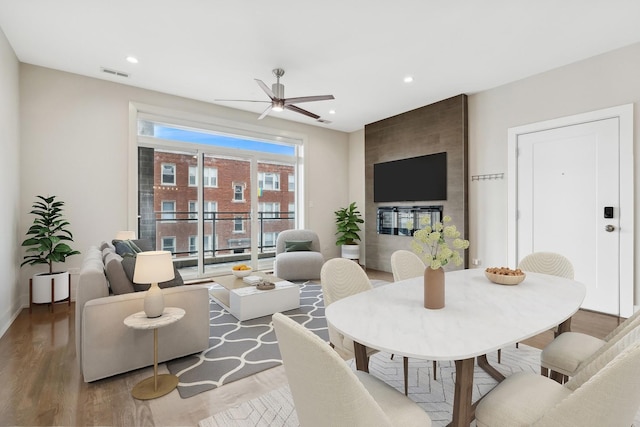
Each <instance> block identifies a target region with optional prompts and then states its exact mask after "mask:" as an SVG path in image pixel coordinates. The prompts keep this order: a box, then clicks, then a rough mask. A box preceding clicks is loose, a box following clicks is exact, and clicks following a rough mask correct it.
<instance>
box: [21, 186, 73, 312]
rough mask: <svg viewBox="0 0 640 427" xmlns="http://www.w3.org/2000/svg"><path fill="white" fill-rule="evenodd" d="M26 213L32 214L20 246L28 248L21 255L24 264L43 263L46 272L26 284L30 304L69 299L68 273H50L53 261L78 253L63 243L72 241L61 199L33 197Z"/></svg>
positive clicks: (59, 260) (36, 275)
mask: <svg viewBox="0 0 640 427" xmlns="http://www.w3.org/2000/svg"><path fill="white" fill-rule="evenodd" d="M37 198H38V199H39V200H36V201H35V202H34V203H33V205H32V208H33V210H32V211H31V212H30V213H31V214H33V215H35V216H36V218H35V219H34V220H33V224H32V225H31V227H29V230H28V231H27V236H28V237H27V239H26V240H25V241H24V242H22V246H25V247H29V249H27V251H26V254H25V256H24V261H23V262H22V264H20V267H22V266H24V265H38V264H47V265H48V266H49V271H48V272H46V273H39V274H35V275H34V276H33V277H32V279H31V284H30V292H29V293H30V303H39V304H40V303H49V302H51V303H53V302H56V301H61V300H65V299H67V298H69V272H68V271H64V272H54V271H53V263H56V262H64V261H65V260H66V259H67V257H70V256H72V255H78V254H79V253H80V252H79V251H76V250H73V249H71V247H70V246H69V245H68V244H67V243H66V242H73V235H72V234H71V232H70V231H69V230H68V229H67V227H68V225H69V222H68V221H66V220H65V219H64V217H63V216H62V207H63V206H64V202H62V201H59V200H56V196H50V197H43V196H37Z"/></svg>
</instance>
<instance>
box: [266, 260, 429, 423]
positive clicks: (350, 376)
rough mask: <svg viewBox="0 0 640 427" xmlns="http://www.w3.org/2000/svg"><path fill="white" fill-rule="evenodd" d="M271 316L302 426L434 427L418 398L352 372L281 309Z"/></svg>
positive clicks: (317, 339)
mask: <svg viewBox="0 0 640 427" xmlns="http://www.w3.org/2000/svg"><path fill="white" fill-rule="evenodd" d="M347 261H349V260H347ZM349 262H351V263H353V261H349ZM354 264H355V263H354ZM272 319H273V326H274V328H275V332H276V337H277V339H278V346H279V348H280V353H281V355H282V362H283V365H284V370H285V374H286V376H287V380H288V382H289V388H290V389H291V394H292V396H293V403H294V405H295V410H296V413H297V414H298V421H299V422H300V425H302V426H305V427H315V426H318V427H324V426H340V425H344V426H362V427H365V426H366V427H368V426H422V427H424V426H427V427H428V426H431V419H430V418H429V416H428V415H427V413H426V412H425V411H424V410H423V409H422V408H420V407H419V406H418V405H417V404H416V403H415V402H413V401H412V400H411V399H409V398H408V397H406V396H403V395H402V393H400V392H398V391H397V390H395V389H394V388H392V387H391V386H389V385H387V384H386V383H384V382H383V381H381V380H379V379H378V378H376V377H374V376H373V375H369V374H367V373H365V372H362V371H353V370H352V369H351V368H350V367H349V366H348V365H347V364H346V363H345V362H344V360H342V359H341V358H340V356H339V355H338V354H337V353H336V352H335V351H333V350H331V347H329V346H328V345H327V344H326V343H325V342H324V341H322V339H321V338H319V337H318V336H317V335H315V334H314V333H312V332H311V331H309V330H308V329H306V328H305V327H304V326H302V325H300V324H299V323H297V322H296V321H295V320H292V319H291V318H289V317H287V316H285V315H283V314H282V313H276V314H274V315H273V318H272Z"/></svg>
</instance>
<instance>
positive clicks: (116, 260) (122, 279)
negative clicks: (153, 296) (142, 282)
mask: <svg viewBox="0 0 640 427" xmlns="http://www.w3.org/2000/svg"><path fill="white" fill-rule="evenodd" d="M121 260H122V257H120V256H119V255H116V254H115V253H110V254H109V255H107V257H106V259H105V264H104V265H105V273H106V275H107V280H108V281H109V287H110V288H111V292H113V294H114V295H122V294H128V293H131V292H134V291H135V289H134V288H133V283H132V282H131V281H130V280H129V278H128V277H127V275H126V274H125V272H124V269H123V268H122V261H121Z"/></svg>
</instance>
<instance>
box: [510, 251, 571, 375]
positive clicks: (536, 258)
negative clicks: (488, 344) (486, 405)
mask: <svg viewBox="0 0 640 427" xmlns="http://www.w3.org/2000/svg"><path fill="white" fill-rule="evenodd" d="M518 268H519V269H520V270H522V271H530V272H532V273H540V274H549V275H551V276H558V277H564V278H565V279H573V265H572V264H571V261H569V259H568V258H567V257H565V256H564V255H560V254H557V253H555V252H534V253H532V254H529V255H527V256H525V257H524V258H522V259H521V260H520V263H519V264H518ZM553 334H554V337H557V336H558V328H557V327H555V328H554V330H553ZM516 347H518V343H516ZM501 357H502V352H501V351H500V350H498V363H500V359H501Z"/></svg>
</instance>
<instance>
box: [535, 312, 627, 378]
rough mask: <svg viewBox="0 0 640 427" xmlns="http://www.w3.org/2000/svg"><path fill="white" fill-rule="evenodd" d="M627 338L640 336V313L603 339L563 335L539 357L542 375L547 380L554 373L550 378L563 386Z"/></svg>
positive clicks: (566, 333)
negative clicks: (586, 366) (567, 380)
mask: <svg viewBox="0 0 640 427" xmlns="http://www.w3.org/2000/svg"><path fill="white" fill-rule="evenodd" d="M628 334H631V335H632V337H633V336H640V311H637V312H635V313H634V314H633V315H632V316H631V317H629V318H628V319H626V320H625V321H624V322H622V323H620V324H619V325H618V327H616V328H615V329H614V330H613V331H611V332H610V333H609V334H608V335H607V336H606V337H604V339H599V338H596V337H594V336H591V335H588V334H583V333H581V332H565V333H564V334H560V335H559V336H558V337H557V338H555V339H554V340H553V341H551V342H550V343H549V344H547V346H545V348H544V349H543V350H542V352H541V353H540V373H541V374H542V375H543V376H545V377H546V376H549V373H550V372H551V378H554V379H556V380H557V381H559V382H561V383H562V382H564V381H565V380H566V379H567V378H568V377H573V376H574V375H575V374H576V372H578V371H579V370H580V369H581V368H582V367H584V366H585V365H587V364H588V363H589V362H591V360H593V359H595V358H596V357H598V355H599V354H601V353H603V352H605V351H607V350H608V349H609V348H610V347H612V346H613V345H614V344H616V343H617V342H618V341H620V340H621V339H623V338H624V337H625V336H626V335H628ZM554 373H555V374H554ZM557 374H560V375H557Z"/></svg>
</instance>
